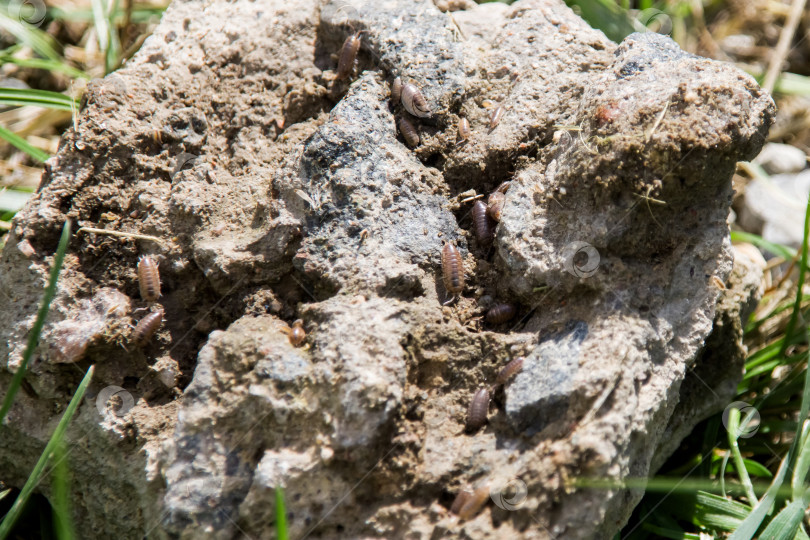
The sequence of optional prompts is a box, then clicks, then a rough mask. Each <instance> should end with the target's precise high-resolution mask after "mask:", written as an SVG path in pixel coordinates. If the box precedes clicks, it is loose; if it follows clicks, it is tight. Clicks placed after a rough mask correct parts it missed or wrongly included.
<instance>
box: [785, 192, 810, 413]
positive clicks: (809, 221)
mask: <svg viewBox="0 0 810 540" xmlns="http://www.w3.org/2000/svg"><path fill="white" fill-rule="evenodd" d="M808 236H810V200H808V201H807V206H806V207H805V211H804V236H803V237H802V238H803V240H802V258H801V264H800V265H799V279H798V280H797V283H796V304H795V305H794V306H793V314H792V315H791V316H790V321H789V322H788V325H787V329H786V330H785V343H784V344H783V345H782V351H781V353H782V355H784V354H785V351H786V349H787V347H788V343H789V342H790V338H791V337H792V336H793V331H794V330H795V329H796V321H797V320H798V319H799V313H800V312H801V306H802V292H803V291H804V277H805V274H806V273H805V270H806V269H807V238H808ZM808 406H810V403H802V415H801V416H800V417H799V419H800V421H802V422H803V421H804V419H805V418H807V407H808Z"/></svg>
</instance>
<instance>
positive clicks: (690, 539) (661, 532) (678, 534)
mask: <svg viewBox="0 0 810 540" xmlns="http://www.w3.org/2000/svg"><path fill="white" fill-rule="evenodd" d="M642 527H643V528H644V530H645V531H650V532H651V533H654V534H656V535H658V537H660V538H672V539H674V540H700V535H699V534H692V533H687V532H684V531H680V530H677V529H665V528H664V527H658V526H656V525H652V524H650V523H645V524H644V525H642Z"/></svg>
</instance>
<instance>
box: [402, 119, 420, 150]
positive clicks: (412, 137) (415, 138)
mask: <svg viewBox="0 0 810 540" xmlns="http://www.w3.org/2000/svg"><path fill="white" fill-rule="evenodd" d="M398 124H399V132H400V133H402V138H403V139H405V142H406V143H408V146H411V147H414V146H418V145H419V141H420V139H419V132H418V131H416V128H415V127H413V124H411V123H410V122H409V121H408V119H407V118H405V117H404V116H403V117H401V118H400V119H399V122H398Z"/></svg>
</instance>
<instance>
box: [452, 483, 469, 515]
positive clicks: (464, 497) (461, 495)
mask: <svg viewBox="0 0 810 540" xmlns="http://www.w3.org/2000/svg"><path fill="white" fill-rule="evenodd" d="M472 495H473V493H472V491H469V490H466V489H465V490H462V491H459V492H458V495H456V498H455V499H454V500H453V504H452V505H451V506H450V512H451V513H453V514H455V515H458V513H459V512H460V511H461V508H462V507H463V506H464V503H466V502H467V501H468V500H470V497H472Z"/></svg>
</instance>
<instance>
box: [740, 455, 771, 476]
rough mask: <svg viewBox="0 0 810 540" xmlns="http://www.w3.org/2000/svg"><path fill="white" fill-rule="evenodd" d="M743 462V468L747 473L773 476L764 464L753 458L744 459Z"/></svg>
mask: <svg viewBox="0 0 810 540" xmlns="http://www.w3.org/2000/svg"><path fill="white" fill-rule="evenodd" d="M743 463H744V464H745V470H746V471H748V474H750V475H753V476H762V477H765V478H772V477H773V473H772V472H771V471H769V470H768V468H767V467H766V466H765V465H763V464H761V463H760V462H758V461H754V460H753V459H744V460H743Z"/></svg>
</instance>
